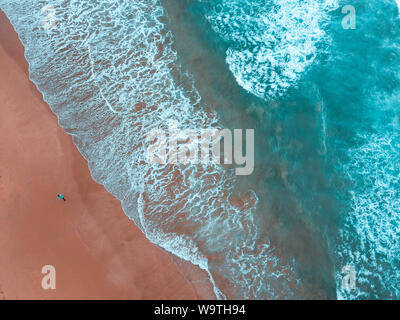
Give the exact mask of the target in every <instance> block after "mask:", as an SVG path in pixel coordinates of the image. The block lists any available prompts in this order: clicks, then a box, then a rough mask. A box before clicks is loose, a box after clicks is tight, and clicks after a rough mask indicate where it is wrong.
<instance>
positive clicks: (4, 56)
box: [0, 11, 215, 299]
mask: <svg viewBox="0 0 400 320" xmlns="http://www.w3.org/2000/svg"><path fill="white" fill-rule="evenodd" d="M23 50H24V49H23V47H22V45H21V43H20V42H19V40H18V37H17V34H16V33H15V31H14V30H13V28H12V26H11V25H10V23H9V21H8V19H7V18H6V17H5V15H4V13H2V12H1V11H0V70H1V71H0V299H1V298H5V299H104V298H107V299H198V298H214V297H215V296H214V294H213V292H212V290H211V286H210V283H209V281H207V276H206V274H205V272H201V271H200V270H199V269H197V268H194V267H190V265H189V264H188V263H185V262H182V261H179V260H178V259H176V258H175V259H174V261H177V262H178V264H179V265H180V266H181V267H183V268H184V270H186V271H185V275H186V278H185V277H184V276H183V275H182V273H181V272H180V271H179V270H178V268H177V265H176V264H175V263H174V262H173V261H172V260H171V258H170V257H169V255H168V254H167V253H165V252H164V251H162V250H161V249H160V248H158V247H157V246H155V245H153V244H151V243H150V242H149V241H148V240H147V239H146V238H145V236H144V235H143V234H142V233H141V231H140V230H139V229H138V228H137V227H136V226H135V225H134V224H133V222H131V221H130V220H129V219H128V218H127V217H126V216H125V214H124V213H123V211H122V209H121V205H120V202H119V201H118V200H117V199H115V198H114V197H113V196H112V195H110V194H109V193H108V192H107V191H105V189H104V187H103V186H101V185H99V184H97V183H95V182H94V181H93V180H92V178H91V177H90V173H89V170H88V166H87V162H86V160H85V159H84V158H83V157H82V156H81V155H80V153H79V152H78V151H77V149H76V147H75V145H74V144H73V142H72V138H71V136H69V135H67V134H66V133H64V132H63V131H62V130H61V129H60V127H59V126H58V123H57V118H56V117H55V115H54V114H53V113H52V112H51V110H50V109H49V106H48V105H47V104H46V103H45V102H44V101H43V99H42V96H41V94H40V93H39V92H38V91H37V89H36V87H35V85H34V84H33V83H32V82H31V81H29V78H28V64H27V62H26V60H25V58H24V55H23ZM57 193H62V194H64V195H65V197H66V199H67V202H63V201H61V200H58V199H57V197H56V196H57ZM44 265H53V266H54V267H55V268H56V290H43V289H42V286H41V281H42V277H43V276H44V275H43V274H41V270H42V267H43V266H44ZM188 280H193V281H188Z"/></svg>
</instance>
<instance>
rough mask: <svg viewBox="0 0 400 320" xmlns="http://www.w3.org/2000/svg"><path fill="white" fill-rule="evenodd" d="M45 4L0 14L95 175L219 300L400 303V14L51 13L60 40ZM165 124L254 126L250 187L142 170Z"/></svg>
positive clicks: (158, 168)
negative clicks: (349, 24) (350, 18)
mask: <svg viewBox="0 0 400 320" xmlns="http://www.w3.org/2000/svg"><path fill="white" fill-rule="evenodd" d="M346 4H347V3H346ZM46 5H47V3H46V2H45V1H38V0H30V1H26V3H25V4H24V6H21V5H20V4H19V3H18V1H10V0H0V7H1V9H3V10H4V11H5V13H6V14H7V15H8V17H9V18H10V20H11V22H12V23H13V25H14V27H15V28H16V31H17V32H18V34H19V36H20V38H21V41H22V43H23V44H24V46H25V49H26V57H27V60H28V62H29V64H30V77H31V79H32V80H33V81H34V82H35V84H36V85H37V86H38V88H39V90H40V91H41V92H42V93H43V95H44V98H45V100H46V101H47V102H48V103H49V105H50V107H51V109H52V110H53V112H54V113H55V114H56V115H57V117H58V119H59V122H60V125H61V126H62V128H63V129H64V130H65V131H66V132H68V133H70V134H72V135H73V138H74V142H75V144H76V145H77V146H78V148H79V150H80V152H81V153H82V154H83V155H84V157H85V158H86V159H87V160H88V162H89V167H90V170H91V173H92V176H93V178H94V179H95V180H96V181H98V182H99V183H102V184H104V185H105V187H106V188H107V190H108V191H110V192H111V193H112V194H114V195H115V196H116V197H117V198H118V199H120V200H121V202H122V204H123V208H124V211H125V213H126V214H127V215H128V216H129V217H130V218H131V219H132V220H133V222H134V223H135V224H137V225H138V226H139V227H140V228H141V230H142V231H143V232H144V233H145V235H146V236H147V237H148V238H149V239H150V241H152V242H154V243H155V244H157V245H159V246H160V247H162V248H164V249H165V250H167V251H169V252H171V253H173V254H174V255H177V256H178V257H180V258H183V259H185V260H188V261H190V262H192V263H193V264H196V265H199V266H200V267H201V268H203V269H205V270H207V271H208V272H209V274H210V279H211V281H212V283H213V285H214V290H215V292H216V295H217V297H218V298H253V299H254V298H259V299H263V298H281V299H290V298H316V297H318V298H330V299H335V298H343V299H357V298H399V297H400V293H399V289H400V282H399V279H400V271H399V270H400V243H399V236H400V201H399V199H400V194H399V174H400V168H399V159H400V157H399V155H400V140H399V129H400V127H399V107H398V104H399V103H398V101H399V100H398V96H399V79H398V66H399V62H400V61H399V60H400V56H399V54H400V51H399V49H400V46H399V35H398V34H399V32H398V31H399V30H398V29H399V18H398V8H397V6H396V3H395V2H394V1H387V2H382V1H368V2H365V1H354V3H353V4H352V5H353V6H354V7H355V8H356V12H357V28H356V29H355V30H351V29H349V30H345V29H343V27H342V23H341V22H342V18H343V16H344V15H343V14H342V13H341V8H342V7H343V5H344V3H342V2H341V1H298V0H290V1H281V0H273V1H267V2H265V1H263V2H261V1H258V0H253V1H246V0H234V1H227V0H218V1H213V2H211V1H208V0H182V1H172V0H163V1H157V0H141V1H128V0H120V1H106V0H95V1H73V0H64V1H61V0H58V1H53V2H52V6H53V8H54V9H55V13H56V16H55V17H56V28H54V29H46V28H44V26H43V24H42V23H43V17H44V16H46V14H47V13H48V11H47V12H45V13H43V12H42V11H41V10H42V8H43V7H44V6H46ZM171 121H176V123H178V125H179V129H185V128H208V127H210V126H211V127H225V128H231V129H233V128H242V129H247V128H254V129H255V133H256V135H255V139H256V140H255V150H256V159H255V171H254V173H253V174H252V175H251V176H243V177H240V176H235V175H234V170H233V169H232V168H231V167H228V166H219V165H213V164H209V165H187V166H183V165H173V166H172V165H152V164H148V163H147V162H146V161H145V156H146V152H145V151H146V148H147V146H146V139H145V137H146V134H147V133H148V132H149V131H151V130H152V129H158V128H164V129H165V128H167V127H168V125H169V124H171ZM347 265H351V266H354V269H355V271H356V279H357V281H356V282H357V283H356V289H354V290H350V291H348V290H345V289H344V288H342V279H343V275H342V268H343V267H344V266H347Z"/></svg>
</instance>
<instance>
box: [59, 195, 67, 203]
mask: <svg viewBox="0 0 400 320" xmlns="http://www.w3.org/2000/svg"><path fill="white" fill-rule="evenodd" d="M57 199H58V200H64V202H65V201H67V200H66V199H65V197H64V196H63V195H62V194H61V193H59V194H58V195H57Z"/></svg>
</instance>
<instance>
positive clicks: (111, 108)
mask: <svg viewBox="0 0 400 320" xmlns="http://www.w3.org/2000/svg"><path fill="white" fill-rule="evenodd" d="M85 42H86V45H87V48H88V51H89V60H90V72H91V78H92V79H93V81H94V83H95V84H96V87H97V88H98V89H99V91H100V95H101V97H102V98H103V100H104V101H105V102H106V105H107V107H108V109H110V111H111V112H113V113H117V114H118V113H119V112H117V111H116V110H115V109H114V108H113V107H112V105H111V104H110V102H108V100H107V98H106V97H105V96H104V94H103V90H101V87H100V86H99V84H98V83H97V81H96V79H95V77H94V63H93V59H92V50H90V45H89V43H88V42H87V41H85Z"/></svg>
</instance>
